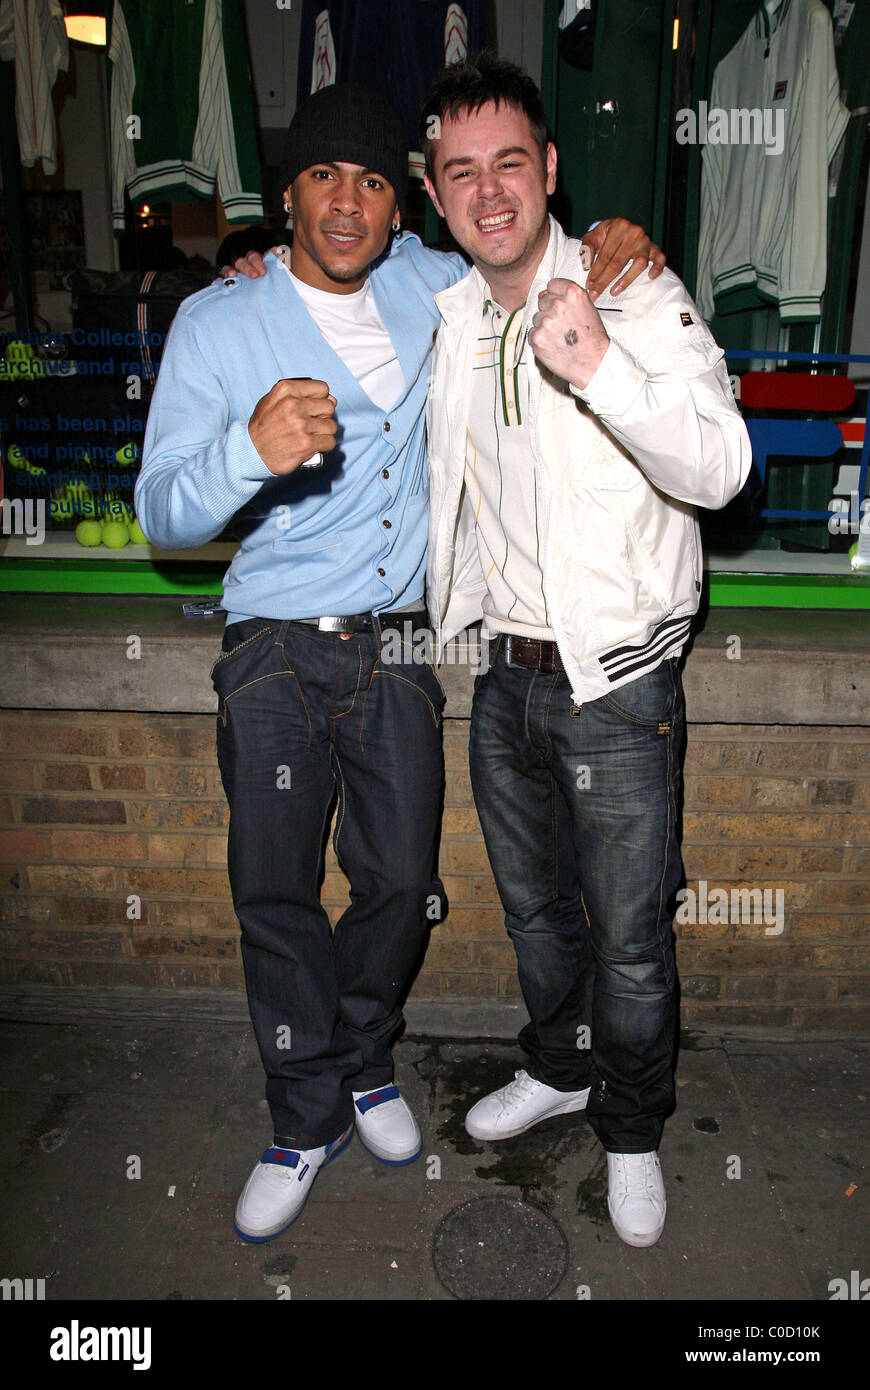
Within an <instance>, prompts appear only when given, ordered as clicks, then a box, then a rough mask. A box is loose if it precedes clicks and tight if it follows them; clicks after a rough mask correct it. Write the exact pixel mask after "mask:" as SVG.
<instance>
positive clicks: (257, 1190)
mask: <svg viewBox="0 0 870 1390" xmlns="http://www.w3.org/2000/svg"><path fill="white" fill-rule="evenodd" d="M352 1135H353V1125H348V1127H347V1129H346V1130H345V1131H344V1133H343V1134H340V1135H339V1137H338V1138H337V1139H333V1141H332V1143H330V1144H324V1145H323V1146H322V1147H321V1148H319V1149H276V1148H271V1149H267V1150H266V1152H265V1153H264V1154H263V1157H262V1158H261V1159H260V1161H259V1163H258V1164H257V1166H256V1167H255V1169H254V1171H253V1172H252V1173H251V1176H250V1177H249V1178H248V1181H247V1182H246V1183H245V1185H244V1187H243V1188H242V1195H241V1197H240V1198H239V1200H238V1202H237V1204H236V1216H235V1220H234V1222H233V1230H234V1231H235V1233H236V1235H237V1236H241V1237H242V1240H250V1241H263V1240H273V1239H274V1237H275V1236H279V1235H280V1234H281V1232H282V1231H286V1229H287V1227H288V1226H290V1225H292V1224H293V1222H294V1221H295V1220H296V1218H297V1216H298V1215H299V1213H300V1212H301V1211H302V1208H303V1207H304V1206H305V1202H306V1199H307V1197H308V1194H309V1192H310V1191H311V1188H312V1186H313V1184H314V1179H315V1178H316V1177H317V1174H318V1173H319V1172H320V1170H321V1168H323V1167H325V1166H326V1164H327V1163H330V1162H331V1161H332V1159H334V1158H337V1157H338V1155H339V1154H340V1153H341V1151H342V1149H344V1148H346V1147H347V1145H348V1144H349V1143H350V1141H351V1137H352Z"/></svg>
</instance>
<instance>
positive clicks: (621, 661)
mask: <svg viewBox="0 0 870 1390" xmlns="http://www.w3.org/2000/svg"><path fill="white" fill-rule="evenodd" d="M691 625H692V619H691V617H688V618H666V619H665V621H664V622H662V623H659V625H658V627H657V628H656V629H655V631H654V632H653V634H652V636H651V637H650V638H649V639H648V641H646V642H643V643H641V645H640V646H637V647H614V649H613V651H611V652H605V654H604V656H601V657H599V658H598V660H599V664H600V666H601V669H602V670H603V672H604V674H605V676H606V677H607V679H608V680H609V681H610V683H611V685H614V684H615V683H616V682H617V681H623V680H625V678H626V677H627V676H633V677H637V676H642V675H644V674H645V673H646V672H647V671H652V670H654V669H655V667H656V666H659V665H660V664H661V663H662V662H663V661H664V660H665V658H666V657H669V656H675V655H676V653H677V652H678V651H681V650H682V647H683V645H684V643H685V641H686V638H687V637H688V635H689V629H690V627H691Z"/></svg>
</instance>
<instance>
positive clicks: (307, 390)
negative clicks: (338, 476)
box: [248, 377, 338, 475]
mask: <svg viewBox="0 0 870 1390" xmlns="http://www.w3.org/2000/svg"><path fill="white" fill-rule="evenodd" d="M335 406H336V399H335V396H331V395H330V394H329V387H328V386H327V384H326V382H325V381H314V380H312V379H311V378H310V377H285V378H284V379H283V380H282V381H276V383H275V385H274V386H273V387H272V389H271V391H270V392H269V393H268V395H265V396H263V397H262V398H261V399H260V400H259V401H258V402H257V405H256V408H255V410H254V413H253V415H252V416H251V418H250V420H249V421H248V434H249V435H250V437H251V443H252V444H253V446H254V448H255V449H256V451H257V453H258V454H259V455H260V458H261V459H262V460H263V462H264V463H265V465H266V467H267V468H268V469H269V470H270V471H271V472H272V473H276V474H279V475H280V474H282V473H292V472H293V470H294V469H295V468H298V467H299V465H300V464H302V463H305V462H306V461H307V460H308V459H310V458H311V456H312V454H317V453H321V454H327V453H329V450H330V449H332V448H333V446H334V445H335V433H336V430H337V429H338V425H337V423H336V420H335Z"/></svg>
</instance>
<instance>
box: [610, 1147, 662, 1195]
mask: <svg viewBox="0 0 870 1390" xmlns="http://www.w3.org/2000/svg"><path fill="white" fill-rule="evenodd" d="M614 1157H615V1158H617V1159H618V1160H619V1162H618V1164H617V1169H618V1172H617V1176H618V1178H619V1181H620V1184H621V1186H622V1189H623V1191H624V1192H625V1193H626V1195H627V1196H632V1195H633V1194H635V1195H643V1194H644V1193H646V1192H647V1191H648V1189H649V1186H650V1181H651V1179H652V1176H653V1171H654V1167H655V1156H654V1155H653V1154H648V1153H647V1154H615V1155H614Z"/></svg>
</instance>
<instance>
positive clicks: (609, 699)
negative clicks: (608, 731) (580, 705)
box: [593, 657, 676, 729]
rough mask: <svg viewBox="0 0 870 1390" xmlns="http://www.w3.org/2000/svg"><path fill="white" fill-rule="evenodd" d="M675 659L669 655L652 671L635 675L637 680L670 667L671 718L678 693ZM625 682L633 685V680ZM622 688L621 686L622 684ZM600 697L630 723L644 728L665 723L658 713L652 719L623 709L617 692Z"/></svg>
mask: <svg viewBox="0 0 870 1390" xmlns="http://www.w3.org/2000/svg"><path fill="white" fill-rule="evenodd" d="M673 660H674V658H673V657H668V658H667V659H666V660H665V661H663V662H662V663H661V665H659V666H656V667H655V668H654V669H653V670H652V671H647V672H645V673H644V675H643V676H637V677H635V679H636V680H644V679H645V677H646V676H654V675H655V674H656V672H657V671H659V670H661V667H662V666H667V667H669V673H670V677H671V699H670V704H671V710H672V713H671V716H670V717H671V718H672V717H673V704H674V696H675V694H676V689H675V685H674V670H675V668H674V665H673V664H672V663H673ZM625 684H626V685H631V684H632V682H631V681H626V682H625ZM620 689H622V687H621V686H620ZM599 698H600V702H601V704H603V705H606V706H607V708H608V709H610V710H612V711H613V713H614V714H617V715H619V717H620V719H625V720H626V721H627V722H628V723H630V724H637V725H639V727H640V728H642V729H652V728H654V727H655V725H656V724H660V723H663V722H664V720H663V719H662V718H661V717H660V716H659V715H656V716H655V717H653V718H650V719H644V718H642V717H641V716H640V715H637V714H631V713H630V712H629V711H628V710H625V709H623V708H622V706H621V705H619V704H617V703H616V692H614V694H613V695H610V694H607V695H602V696H600V697H599ZM593 703H596V704H597V703H598V701H594V702H593Z"/></svg>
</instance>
